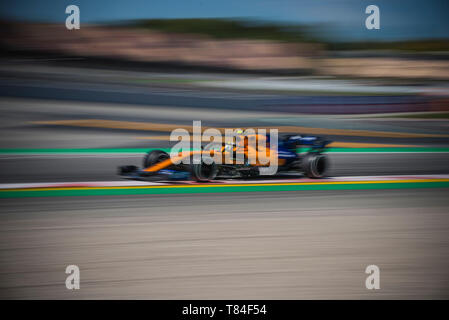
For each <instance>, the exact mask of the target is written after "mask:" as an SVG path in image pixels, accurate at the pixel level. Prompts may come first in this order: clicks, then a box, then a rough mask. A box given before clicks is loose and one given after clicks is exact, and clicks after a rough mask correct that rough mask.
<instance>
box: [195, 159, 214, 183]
mask: <svg viewBox="0 0 449 320" xmlns="http://www.w3.org/2000/svg"><path fill="white" fill-rule="evenodd" d="M191 170H192V176H193V178H194V179H195V180H196V181H199V182H206V181H210V180H214V179H215V177H216V176H217V173H218V167H217V164H216V163H215V162H212V163H211V164H206V163H204V162H201V163H199V164H192V165H191Z"/></svg>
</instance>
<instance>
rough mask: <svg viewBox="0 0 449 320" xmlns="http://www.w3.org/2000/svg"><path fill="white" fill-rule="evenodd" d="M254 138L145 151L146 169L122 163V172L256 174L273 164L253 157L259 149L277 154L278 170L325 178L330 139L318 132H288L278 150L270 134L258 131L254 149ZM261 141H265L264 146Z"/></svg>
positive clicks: (152, 176) (145, 175)
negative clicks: (172, 151) (188, 148)
mask: <svg viewBox="0 0 449 320" xmlns="http://www.w3.org/2000/svg"><path fill="white" fill-rule="evenodd" d="M250 138H251V137H250V136H243V137H237V138H236V140H235V141H233V142H231V143H229V142H228V143H218V144H217V143H214V142H211V143H209V144H207V145H205V146H204V147H203V146H202V147H201V150H197V151H188V152H182V153H181V152H179V153H176V155H175V156H173V154H172V156H170V155H169V154H168V153H166V152H165V151H162V150H153V151H150V152H148V153H147V154H146V155H145V157H144V159H143V168H142V169H140V168H138V167H136V166H121V167H119V174H120V175H121V176H123V177H125V178H128V179H134V180H146V181H155V180H189V179H192V178H193V179H195V180H196V181H200V182H204V181H210V180H214V179H230V178H252V177H257V176H261V175H263V172H264V171H263V168H266V167H267V166H269V165H270V164H269V163H268V164H267V163H265V164H261V163H260V162H259V161H249V160H250V157H251V155H253V154H255V152H262V153H263V154H265V155H266V156H267V157H270V156H274V157H276V158H275V159H276V160H277V161H276V171H275V174H282V173H292V172H293V173H302V174H304V175H306V176H307V177H309V178H322V177H324V175H325V173H326V170H327V168H328V160H327V157H326V156H325V155H324V154H323V153H322V152H323V151H324V149H325V147H326V145H327V144H329V143H330V141H326V140H323V139H321V138H319V137H314V136H300V135H286V136H283V137H281V138H280V139H279V140H278V143H277V146H276V147H277V148H276V149H277V150H273V149H274V148H271V145H272V144H270V136H269V135H264V136H261V135H254V136H253V138H254V139H255V141H256V142H257V144H256V149H258V150H253V149H254V148H253V146H254V145H253V144H251V143H249V142H248V141H249V139H250ZM252 141H254V140H252ZM260 141H263V143H262V146H261V145H260V143H259V142H260ZM195 155H196V156H198V155H199V156H201V157H200V159H201V160H200V161H199V162H198V161H197V162H195V161H193V160H192V159H193V157H194V156H195ZM206 155H207V156H208V157H209V159H211V157H212V156H215V158H214V159H215V160H216V159H217V157H218V160H222V161H213V160H212V161H208V162H207V161H204V160H203V156H206ZM238 155H239V156H240V157H238ZM270 159H273V158H270ZM185 160H189V161H185ZM239 160H241V161H239ZM271 174H272V173H271Z"/></svg>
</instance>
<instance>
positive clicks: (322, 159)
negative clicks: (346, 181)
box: [302, 153, 329, 179]
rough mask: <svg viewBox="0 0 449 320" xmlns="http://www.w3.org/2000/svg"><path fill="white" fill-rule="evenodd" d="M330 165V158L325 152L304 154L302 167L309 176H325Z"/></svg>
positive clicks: (315, 177)
mask: <svg viewBox="0 0 449 320" xmlns="http://www.w3.org/2000/svg"><path fill="white" fill-rule="evenodd" d="M328 167H329V160H328V158H327V157H326V156H325V155H324V154H315V153H310V154H307V155H305V156H304V158H303V161H302V169H303V171H304V174H305V175H306V176H308V177H309V178H314V179H318V178H323V177H324V176H325V175H326V172H327V169H328Z"/></svg>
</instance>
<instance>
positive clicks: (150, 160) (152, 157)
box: [143, 150, 170, 168]
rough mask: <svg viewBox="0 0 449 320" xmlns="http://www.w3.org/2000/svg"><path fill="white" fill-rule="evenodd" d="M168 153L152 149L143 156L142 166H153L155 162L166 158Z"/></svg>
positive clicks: (168, 156)
mask: <svg viewBox="0 0 449 320" xmlns="http://www.w3.org/2000/svg"><path fill="white" fill-rule="evenodd" d="M168 158H170V155H169V154H168V153H167V152H165V151H162V150H153V151H150V152H148V153H147V154H146V155H145V157H144V158H143V167H144V168H148V167H151V166H154V165H155V164H157V163H159V162H162V161H164V160H167V159H168Z"/></svg>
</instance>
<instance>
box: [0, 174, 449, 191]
mask: <svg viewBox="0 0 449 320" xmlns="http://www.w3.org/2000/svg"><path fill="white" fill-rule="evenodd" d="M422 179H449V174H435V175H392V176H353V177H331V178H326V179H308V178H295V179H288V178H286V179H270V180H249V181H248V180H231V179H230V180H214V181H211V182H208V183H197V182H195V181H179V182H168V181H161V182H148V181H135V180H119V181H85V182H36V183H2V184H0V189H3V190H5V189H29V188H71V187H72V188H73V187H75V188H76V187H138V186H164V185H179V184H196V185H205V186H207V185H211V184H213V185H221V184H224V185H226V184H241V185H246V184H260V183H266V184H271V183H298V182H349V181H391V180H422Z"/></svg>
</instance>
